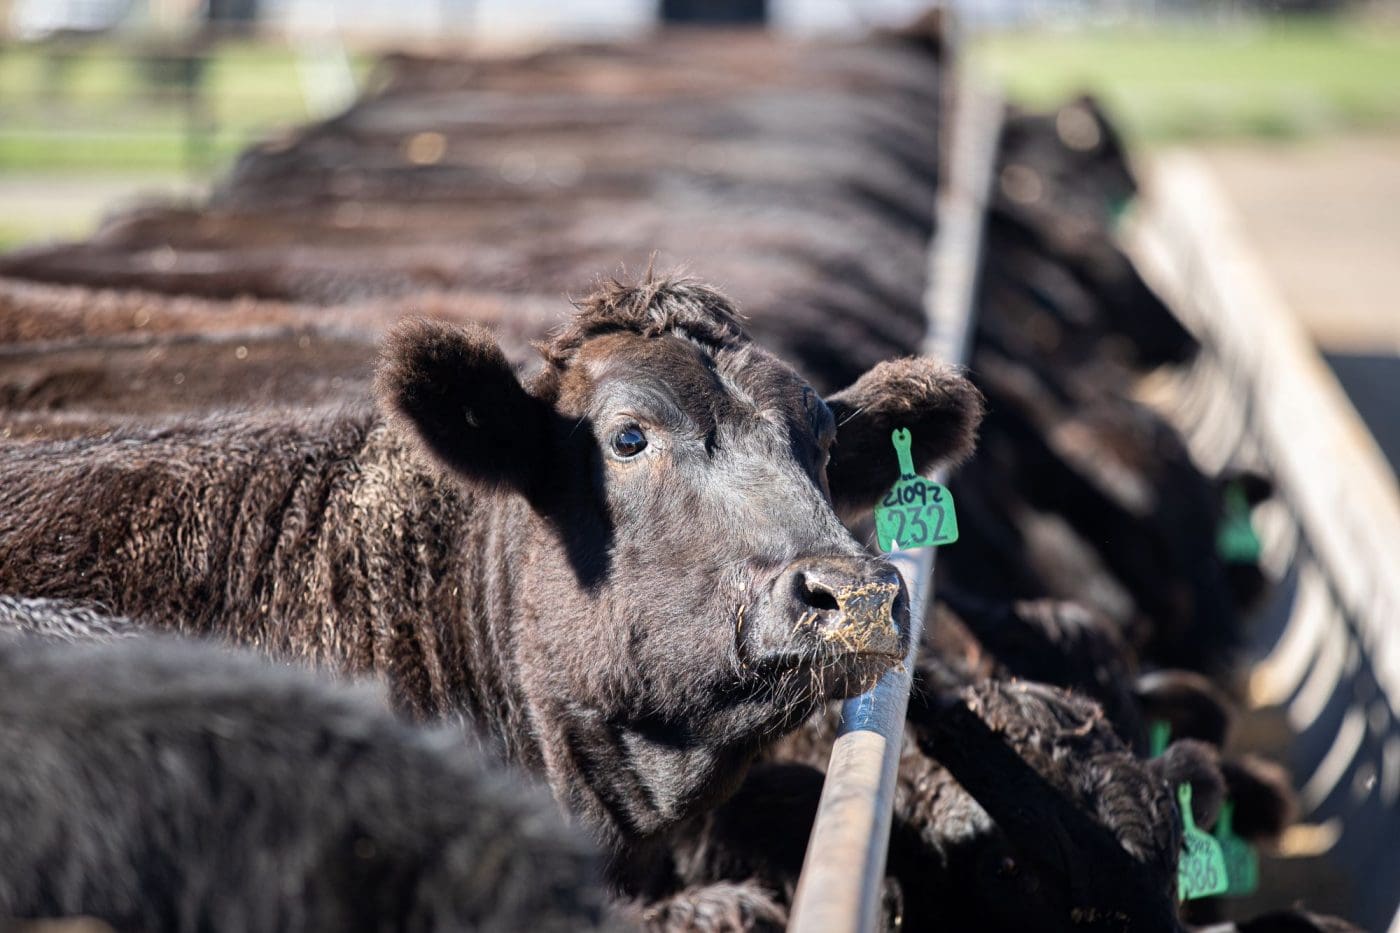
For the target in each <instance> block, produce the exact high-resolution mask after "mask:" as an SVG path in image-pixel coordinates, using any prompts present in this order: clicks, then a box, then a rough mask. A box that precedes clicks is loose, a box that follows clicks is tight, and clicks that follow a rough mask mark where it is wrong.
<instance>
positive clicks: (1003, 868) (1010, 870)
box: [997, 855, 1021, 878]
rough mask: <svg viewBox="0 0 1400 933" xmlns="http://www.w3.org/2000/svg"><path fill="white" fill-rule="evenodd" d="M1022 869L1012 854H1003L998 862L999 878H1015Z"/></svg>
mask: <svg viewBox="0 0 1400 933" xmlns="http://www.w3.org/2000/svg"><path fill="white" fill-rule="evenodd" d="M1020 871H1021V866H1019V865H1017V864H1016V860H1015V859H1014V858H1012V857H1011V856H1009V855H1007V856H1003V857H1002V859H1001V861H1000V862H998V863H997V877H998V878H1015V877H1016V875H1017V874H1019V873H1020Z"/></svg>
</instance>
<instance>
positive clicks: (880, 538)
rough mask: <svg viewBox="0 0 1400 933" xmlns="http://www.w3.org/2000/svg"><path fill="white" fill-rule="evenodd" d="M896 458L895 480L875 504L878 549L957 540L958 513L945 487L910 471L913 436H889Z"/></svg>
mask: <svg viewBox="0 0 1400 933" xmlns="http://www.w3.org/2000/svg"><path fill="white" fill-rule="evenodd" d="M890 437H891V439H892V440H893V441H894V452H895V454H896V455H897V456H898V457H899V479H898V480H897V481H896V482H895V484H894V485H893V486H891V487H890V491H889V492H887V493H886V494H885V497H884V498H883V499H881V500H880V504H879V505H877V506H875V538H876V541H877V542H878V543H879V545H880V550H882V551H895V550H909V549H911V548H918V547H936V546H938V545H940V544H952V543H953V542H954V541H956V540H958V515H957V512H955V511H954V510H953V495H952V493H950V492H948V487H946V486H943V485H940V484H939V483H935V482H933V481H932V480H927V479H924V478H923V477H922V476H919V475H918V474H917V473H915V472H914V455H913V453H912V452H911V450H910V445H911V444H912V443H913V435H911V434H910V433H909V429H908V428H898V429H896V430H895V431H894V433H893V434H891V435H890Z"/></svg>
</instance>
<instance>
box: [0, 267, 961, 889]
mask: <svg viewBox="0 0 1400 933" xmlns="http://www.w3.org/2000/svg"><path fill="white" fill-rule="evenodd" d="M541 350H542V355H543V365H542V367H541V368H540V369H539V370H538V372H537V373H536V374H535V375H534V376H532V377H531V378H530V379H529V380H527V381H526V382H525V383H523V384H522V382H521V381H520V380H519V379H518V377H517V375H516V373H515V372H514V371H513V370H512V368H511V367H510V366H509V365H508V364H507V362H506V360H505V358H504V357H503V356H502V354H501V353H500V351H499V349H498V348H497V346H496V343H495V341H494V340H493V339H492V337H491V336H490V335H489V334H488V333H487V332H486V331H484V330H482V329H479V328H462V327H455V326H450V325H443V324H428V323H414V324H408V325H405V326H403V327H401V328H400V329H398V330H397V331H396V332H395V334H394V335H393V336H392V337H391V341H390V344H389V348H388V350H387V352H386V357H385V363H384V366H383V369H382V372H381V374H380V386H381V393H382V397H383V399H384V400H385V402H386V403H387V407H388V408H389V409H390V410H391V412H392V417H390V418H387V419H385V418H381V417H377V416H375V415H373V414H370V413H356V412H350V413H347V414H344V415H341V416H337V417H333V418H322V419H319V420H317V419H315V418H307V419H305V420H302V421H299V422H296V423H286V422H280V423H279V422H272V421H269V420H261V421H259V420H256V419H247V420H230V419H226V420H222V421H192V422H190V423H188V424H181V425H178V426H175V427H170V428H164V429H158V430H150V431H145V432H140V431H132V432H126V433H123V432H120V431H118V432H116V433H114V434H113V435H111V436H108V437H104V438H102V439H85V440H72V441H64V442H57V443H43V442H36V443H31V444H24V445H13V446H10V447H5V448H3V449H0V593H10V594H19V595H26V596H31V597H42V598H51V599H60V600H68V601H77V602H84V603H91V604H98V605H100V606H102V607H103V608H104V609H105V610H108V611H111V612H113V613H114V614H118V615H123V616H126V617H129V618H131V619H133V620H137V621H139V622H140V623H142V624H145V625H150V626H153V627H157V628H167V629H175V630H179V631H182V632H186V633H200V634H210V635H215V636H218V637H223V638H227V639H230V640H233V641H237V642H241V643H244V644H249V645H253V646H257V647H259V648H261V649H263V650H264V651H266V652H268V653H271V654H274V655H277V656H282V657H297V658H301V659H306V660H311V661H318V662H324V663H326V664H327V665H328V666H332V667H336V668H340V669H342V670H350V671H366V670H374V671H376V672H378V673H380V674H381V675H383V676H384V677H385V678H386V679H387V680H388V681H389V684H390V689H391V691H392V693H393V694H394V696H395V698H396V700H397V701H398V702H400V703H401V704H402V705H404V706H406V707H408V708H410V709H412V710H414V711H416V712H418V713H420V714H423V715H435V714H450V713H464V714H466V715H467V716H468V717H469V718H471V719H473V720H474V721H476V722H477V723H479V724H480V725H481V726H482V727H483V728H484V730H485V731H486V732H488V733H489V734H490V735H492V736H493V737H494V738H495V739H496V740H497V741H498V742H499V743H500V745H501V747H502V749H503V751H504V752H505V754H506V755H507V757H509V758H510V759H511V760H512V761H514V762H516V763H518V764H521V765H523V766H524V767H526V768H528V769H530V770H532V771H534V772H536V773H540V774H542V775H543V776H545V777H546V779H547V780H548V781H549V782H550V784H551V785H552V787H553V789H554V791H555V794H556V795H557V796H558V797H559V798H560V799H561V800H563V801H564V802H565V803H566V805H567V806H568V807H569V808H570V809H571V810H572V811H573V812H575V813H577V814H579V815H580V816H581V817H583V818H584V819H585V821H586V822H587V824H588V825H590V827H592V828H593V829H594V831H595V833H596V835H597V836H598V838H600V839H601V840H602V841H604V842H605V843H606V844H608V845H609V846H611V847H612V850H613V852H614V854H615V855H619V856H628V855H641V854H643V853H644V852H645V851H646V849H647V843H649V842H662V841H664V839H665V837H666V835H667V833H668V832H670V831H671V830H672V829H674V828H675V827H677V826H678V825H680V824H681V823H683V822H684V821H686V820H688V819H690V818H692V817H694V816H696V815H697V814H700V813H703V812H705V811H706V810H707V809H708V808H710V807H712V806H714V805H715V804H716V803H718V802H719V801H721V800H723V799H724V798H725V797H727V796H728V795H729V794H730V793H732V792H733V790H734V788H735V787H736V786H737V785H738V783H739V782H740V780H741V779H742V777H743V775H744V772H745V771H746V769H747V767H748V764H749V762H750V761H751V760H752V759H753V758H754V756H756V755H757V754H758V753H759V752H760V751H761V750H762V749H763V748H764V747H765V746H767V745H769V744H771V743H772V742H773V741H774V740H775V739H776V738H778V737H779V736H781V735H782V734H784V733H785V732H787V731H790V730H791V729H793V728H795V727H796V726H797V725H798V724H799V723H801V722H802V721H803V720H805V719H806V718H808V717H809V716H810V715H811V714H812V713H813V712H814V711H816V710H817V709H819V708H820V707H821V706H822V704H823V703H824V702H826V701H827V700H829V699H832V698H838V697H844V696H849V695H853V694H855V693H857V692H858V691H860V690H861V689H864V688H865V687H867V686H869V685H870V684H871V683H872V682H873V681H874V679H875V678H876V677H878V676H879V675H880V674H881V673H882V672H883V671H884V670H886V669H888V668H889V667H890V666H891V665H893V664H895V663H897V662H898V661H899V659H900V658H901V657H902V656H903V654H904V651H905V648H906V645H907V637H908V636H907V625H906V618H907V612H908V608H907V596H906V594H905V592H904V589H903V587H902V585H901V584H900V583H899V582H898V578H897V576H896V575H895V574H894V572H893V570H892V568H891V567H890V566H889V565H888V564H887V563H885V562H883V561H880V560H876V559H872V558H871V557H869V556H868V555H867V553H866V552H865V551H864V549H863V548H862V547H861V546H860V544H859V543H858V542H857V541H856V540H855V539H854V538H853V537H852V536H851V534H850V533H849V532H848V531H847V530H846V529H845V527H844V526H843V525H842V524H841V521H840V520H839V518H838V517H837V510H838V509H839V510H842V511H859V510H863V509H868V508H869V507H870V506H871V505H872V504H873V503H874V501H875V499H876V498H877V497H878V496H879V495H881V494H882V493H883V492H884V491H885V489H886V488H887V487H888V485H889V484H890V483H891V482H892V481H893V480H894V479H895V477H896V475H897V466H896V462H895V456H894V451H893V449H892V447H891V444H890V433H891V431H892V430H893V429H894V428H896V427H907V428H909V429H910V430H911V431H912V432H913V436H914V443H915V446H914V454H915V460H916V463H917V465H918V466H919V467H920V468H927V467H929V466H931V465H932V464H934V463H935V462H939V461H945V460H950V459H957V458H960V457H962V456H964V455H966V453H967V452H968V450H969V448H970V446H971V443H972V437H973V433H974V431H975V428H976V424H977V421H978V417H979V414H980V399H979V396H978V395H977V393H976V391H975V390H974V389H973V388H972V387H971V385H970V384H969V383H968V382H967V381H966V380H965V379H964V378H963V377H962V376H961V375H959V374H957V373H956V372H954V371H952V370H951V369H949V368H947V367H945V366H942V365H940V364H938V363H936V362H935V361H933V360H930V359H909V360H903V361H897V362H890V363H884V364H881V365H879V366H877V367H875V368H874V369H873V370H871V371H870V372H868V373H866V375H865V376H864V377H862V378H861V379H860V380H859V381H858V382H857V383H856V384H855V385H853V386H851V387H850V388H848V389H846V390H845V391H843V392H840V393H837V394H836V395H834V396H832V397H831V398H829V399H828V400H827V401H825V402H823V401H822V399H821V398H820V397H819V396H818V395H817V394H816V393H815V392H813V391H812V390H811V389H810V388H809V387H808V386H807V385H806V384H805V383H804V382H803V381H802V380H801V379H800V378H799V377H798V376H797V375H796V374H795V373H794V372H793V370H792V369H790V368H789V367H788V366H786V365H785V364H783V363H781V362H780V361H779V360H777V359H776V358H774V357H773V356H771V355H770V354H768V353H767V352H765V351H763V350H762V349H760V348H759V347H757V346H756V345H755V344H753V343H752V342H751V341H749V340H748V339H747V337H746V336H745V334H744V332H743V330H742V328H741V326H740V324H739V320H738V318H737V316H736V314H735V312H734V310H733V308H732V307H731V306H730V305H729V304H728V302H726V301H725V300H724V299H723V298H722V297H721V296H720V295H718V294H717V293H715V292H713V291H711V290H710V289H707V288H704V287H701V286H698V285H695V284H692V283H688V282H683V281H672V280H663V279H649V280H648V281H646V282H644V283H642V284H639V285H636V286H622V285H616V284H613V285H609V286H606V287H604V288H602V289H601V290H600V291H599V292H598V293H597V294H595V295H594V296H593V297H592V298H590V299H589V300H587V301H585V302H583V303H582V304H581V307H580V310H579V312H578V314H577V315H576V316H575V317H574V318H573V320H572V321H571V322H570V323H569V325H568V326H567V327H566V328H565V329H564V330H563V331H562V332H561V333H560V334H559V335H557V336H556V337H555V338H554V339H553V340H552V341H550V342H549V343H547V344H544V345H542V347H541ZM623 861H625V859H624V860H623ZM623 861H619V862H618V863H615V864H614V873H615V878H617V879H620V880H621V881H622V882H623V886H624V888H625V887H626V870H625V865H624V864H623Z"/></svg>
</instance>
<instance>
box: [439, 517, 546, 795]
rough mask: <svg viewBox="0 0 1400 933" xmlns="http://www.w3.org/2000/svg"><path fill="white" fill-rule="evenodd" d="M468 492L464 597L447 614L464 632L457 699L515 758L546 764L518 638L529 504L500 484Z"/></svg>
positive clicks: (454, 664)
mask: <svg viewBox="0 0 1400 933" xmlns="http://www.w3.org/2000/svg"><path fill="white" fill-rule="evenodd" d="M465 498H466V505H467V512H468V514H469V515H470V516H471V518H470V524H471V526H472V527H470V528H469V529H467V532H466V533H465V534H463V535H462V536H461V541H462V547H461V549H460V552H459V558H458V560H457V562H456V564H457V569H456V573H457V574H458V575H459V576H460V579H461V587H460V592H461V597H462V598H461V599H460V601H457V602H456V603H455V604H454V605H452V606H451V608H450V612H451V614H452V618H451V619H450V620H444V622H445V623H446V624H447V625H448V626H449V627H450V628H452V629H454V630H455V632H456V633H458V634H459V635H460V637H459V638H457V639H456V640H455V644H456V650H457V657H456V658H454V659H452V661H451V662H450V663H449V665H448V666H450V668H451V669H452V670H453V671H455V672H456V674H457V676H458V682H457V684H456V689H454V690H453V691H452V692H453V694H454V696H453V705H454V706H455V707H456V709H457V711H460V712H462V713H465V714H466V715H467V716H469V717H470V718H471V719H472V720H473V721H474V722H475V723H476V725H477V726H478V727H480V728H481V729H483V730H485V731H486V732H487V733H488V734H489V735H490V736H491V738H492V739H493V740H495V742H496V743H497V745H498V747H499V749H500V750H501V752H502V753H503V754H504V756H505V757H506V758H507V759H508V760H509V761H510V762H512V763H513V764H517V765H520V766H522V767H525V768H529V769H531V770H540V769H541V767H542V761H543V760H542V756H541V753H540V747H539V742H538V736H537V732H536V728H535V725H534V721H533V718H534V717H533V716H532V711H531V709H530V705H529V703H528V702H527V700H526V694H525V690H524V687H523V685H522V671H521V669H520V663H519V660H518V657H517V651H516V637H515V626H516V625H517V624H518V623H519V618H520V616H521V611H522V609H524V608H525V607H524V603H523V602H522V599H521V596H522V590H524V589H526V588H527V586H528V583H527V581H526V580H525V579H524V578H523V575H522V568H523V567H525V566H526V564H527V563H528V560H529V551H530V545H529V543H528V541H527V536H525V535H522V534H521V529H522V528H523V527H525V524H526V522H527V521H528V517H527V515H528V512H529V506H528V505H527V504H526V503H525V501H524V500H523V499H521V498H520V497H518V496H515V495H511V494H508V493H502V492H499V491H495V490H473V491H470V492H468V493H467V494H466V497H465ZM523 583H524V584H526V585H525V586H522V584H523Z"/></svg>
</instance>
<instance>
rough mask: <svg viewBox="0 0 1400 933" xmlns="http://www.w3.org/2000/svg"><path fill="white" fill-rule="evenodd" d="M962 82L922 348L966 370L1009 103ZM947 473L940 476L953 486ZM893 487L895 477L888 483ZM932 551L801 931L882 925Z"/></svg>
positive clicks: (841, 756) (914, 570) (855, 747)
mask: <svg viewBox="0 0 1400 933" xmlns="http://www.w3.org/2000/svg"><path fill="white" fill-rule="evenodd" d="M947 73H948V74H950V76H951V77H952V79H953V80H954V81H955V82H956V84H955V86H954V94H953V99H952V119H951V121H950V122H949V123H948V124H947V125H948V126H950V128H951V135H952V138H951V145H950V146H948V147H947V148H946V149H945V152H947V154H948V170H947V172H946V174H945V175H944V176H943V178H944V182H943V184H942V186H941V188H940V191H939V194H938V199H937V204H936V207H935V218H936V226H935V230H936V232H935V234H934V237H933V240H932V242H931V243H930V244H929V264H928V288H927V290H926V291H925V293H924V310H925V313H926V314H927V316H928V332H927V336H926V337H925V341H924V352H925V353H928V354H932V355H934V356H936V357H938V358H939V359H943V360H946V361H948V362H951V363H960V364H961V363H966V362H967V358H968V355H969V351H970V343H971V338H972V330H973V327H972V319H973V313H974V307H975V299H976V291H977V279H978V272H979V269H980V259H981V248H982V228H983V215H984V213H985V211H986V204H987V199H988V193H989V191H990V186H991V181H992V176H993V170H992V169H993V165H994V163H995V156H996V146H997V139H998V136H999V135H1000V130H1001V123H1002V106H1001V100H1000V98H999V97H997V96H996V95H994V94H992V93H991V92H989V91H987V90H984V89H982V88H980V87H978V86H977V85H975V84H974V83H972V82H971V81H968V80H959V79H958V76H957V74H956V73H955V72H953V71H952V70H951V69H950V70H949V71H948V72H947ZM945 472H946V471H939V472H938V473H935V474H934V479H935V480H937V481H939V482H943V481H945V480H946V478H947V477H946V476H945V475H944V473H945ZM891 481H893V478H892V479H891ZM933 560H934V549H933V548H923V549H921V550H917V551H902V552H897V553H894V554H891V555H890V562H891V563H893V564H894V565H895V567H896V568H897V569H898V570H899V573H900V575H901V576H903V577H904V582H905V585H906V586H908V588H909V602H910V612H909V624H910V633H909V635H910V639H909V654H908V655H907V656H906V658H905V660H904V664H903V665H902V666H901V667H900V668H899V669H898V670H893V671H890V672H888V673H886V674H885V676H884V677H882V678H881V679H880V682H879V683H878V684H876V685H875V687H874V688H873V689H872V690H871V691H870V692H868V693H864V694H862V695H860V696H858V697H855V698H854V699H851V700H847V701H846V702H845V703H844V704H843V705H842V708H841V725H840V728H839V730H838V732H837V737H836V743H835V746H834V747H833V748H832V751H831V762H830V764H829V765H828V767H827V772H826V783H825V784H824V785H823V786H822V796H821V803H820V805H819V807H818V809H817V818H816V821H815V823H814V824H813V826H812V836H811V839H810V840H809V841H808V843H807V856H806V860H805V861H804V863H803V866H802V877H801V879H800V880H799V882H798V885H797V895H796V897H795V898H794V901H793V908H792V918H791V922H790V923H789V925H788V929H789V930H790V931H794V933H867V931H873V930H874V929H875V928H876V926H877V923H878V917H879V911H880V903H881V897H882V895H883V892H884V877H885V856H886V853H887V850H888V848H889V838H890V819H891V815H892V812H893V808H894V784H895V774H896V771H897V770H898V768H899V757H900V747H901V745H902V742H903V736H904V713H905V708H906V707H907V706H908V703H909V686H910V680H911V674H912V671H913V666H914V659H915V657H916V656H917V654H918V650H919V641H920V636H921V633H922V632H921V630H922V628H923V616H924V608H925V607H926V606H927V605H928V602H929V600H931V599H932V598H933Z"/></svg>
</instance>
